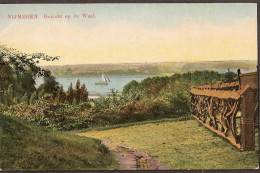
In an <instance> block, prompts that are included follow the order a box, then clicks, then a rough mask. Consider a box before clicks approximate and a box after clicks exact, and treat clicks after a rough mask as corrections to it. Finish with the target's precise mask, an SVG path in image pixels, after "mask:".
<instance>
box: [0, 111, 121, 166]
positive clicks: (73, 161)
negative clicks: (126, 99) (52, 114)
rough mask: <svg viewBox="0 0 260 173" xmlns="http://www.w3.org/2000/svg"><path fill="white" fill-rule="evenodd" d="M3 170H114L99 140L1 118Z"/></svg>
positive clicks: (111, 161)
mask: <svg viewBox="0 0 260 173" xmlns="http://www.w3.org/2000/svg"><path fill="white" fill-rule="evenodd" d="M0 144H1V145H0V146H1V147H0V149H1V150H0V157H1V164H0V167H1V169H2V170H65V169H66V170H82V169H117V168H118V164H117V163H116V161H115V159H114V157H113V156H112V155H111V154H110V152H109V151H108V149H107V148H106V147H105V146H104V145H102V144H101V143H100V141H99V140H93V139H90V138H84V137H80V136H75V135H72V134H67V133H63V132H58V131H51V130H48V129H46V128H43V127H39V126H37V125H34V124H31V123H29V122H26V121H24V120H20V119H17V118H14V117H9V116H4V115H0Z"/></svg>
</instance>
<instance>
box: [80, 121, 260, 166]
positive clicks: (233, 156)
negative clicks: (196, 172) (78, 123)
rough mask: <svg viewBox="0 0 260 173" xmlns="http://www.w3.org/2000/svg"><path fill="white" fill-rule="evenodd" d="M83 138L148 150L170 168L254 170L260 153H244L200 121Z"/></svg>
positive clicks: (132, 128)
mask: <svg viewBox="0 0 260 173" xmlns="http://www.w3.org/2000/svg"><path fill="white" fill-rule="evenodd" d="M80 135H84V136H88V137H92V138H98V139H101V140H106V141H112V142H114V143H118V144H124V145H127V146H129V147H132V148H135V149H138V150H142V151H145V152H147V153H148V154H149V155H151V156H152V157H154V158H157V159H158V160H159V161H161V162H162V163H164V164H165V165H166V166H168V167H169V168H170V169H254V168H256V167H257V166H258V150H256V151H250V152H248V151H247V152H241V151H239V150H237V149H236V148H234V147H233V146H232V145H230V143H229V142H227V141H226V140H224V139H222V138H220V137H218V136H216V135H215V134H214V133H212V132H211V131H209V130H208V129H206V128H205V127H203V126H202V125H200V124H199V123H198V122H197V121H196V120H186V121H177V122H176V121H172V122H159V123H150V124H143V125H134V126H129V127H122V128H118V129H110V130H105V131H89V132H85V133H81V134H80ZM256 140H257V137H256ZM256 147H257V146H256Z"/></svg>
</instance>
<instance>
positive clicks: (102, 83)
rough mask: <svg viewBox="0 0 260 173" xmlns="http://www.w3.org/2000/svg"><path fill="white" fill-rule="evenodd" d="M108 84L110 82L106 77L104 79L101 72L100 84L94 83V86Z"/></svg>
mask: <svg viewBox="0 0 260 173" xmlns="http://www.w3.org/2000/svg"><path fill="white" fill-rule="evenodd" d="M108 82H110V80H109V79H108V77H106V76H105V75H104V73H103V72H101V81H100V82H96V83H95V85H108Z"/></svg>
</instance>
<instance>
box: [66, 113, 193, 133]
mask: <svg viewBox="0 0 260 173" xmlns="http://www.w3.org/2000/svg"><path fill="white" fill-rule="evenodd" d="M190 119H192V117H191V116H190V115H186V116H183V117H178V118H176V117H175V118H163V119H157V120H146V121H139V122H132V123H124V124H114V125H106V126H94V127H90V128H87V129H81V130H71V131H68V133H72V134H75V133H83V132H87V131H93V130H97V131H102V130H109V129H117V128H120V127H129V126H134V125H143V124H149V123H161V122H172V121H184V120H190Z"/></svg>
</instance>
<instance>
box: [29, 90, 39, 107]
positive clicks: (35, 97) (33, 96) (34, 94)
mask: <svg viewBox="0 0 260 173" xmlns="http://www.w3.org/2000/svg"><path fill="white" fill-rule="evenodd" d="M37 100H38V92H37V91H34V92H33V94H32V95H31V98H30V104H31V105H33V104H35V103H36V101H37Z"/></svg>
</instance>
